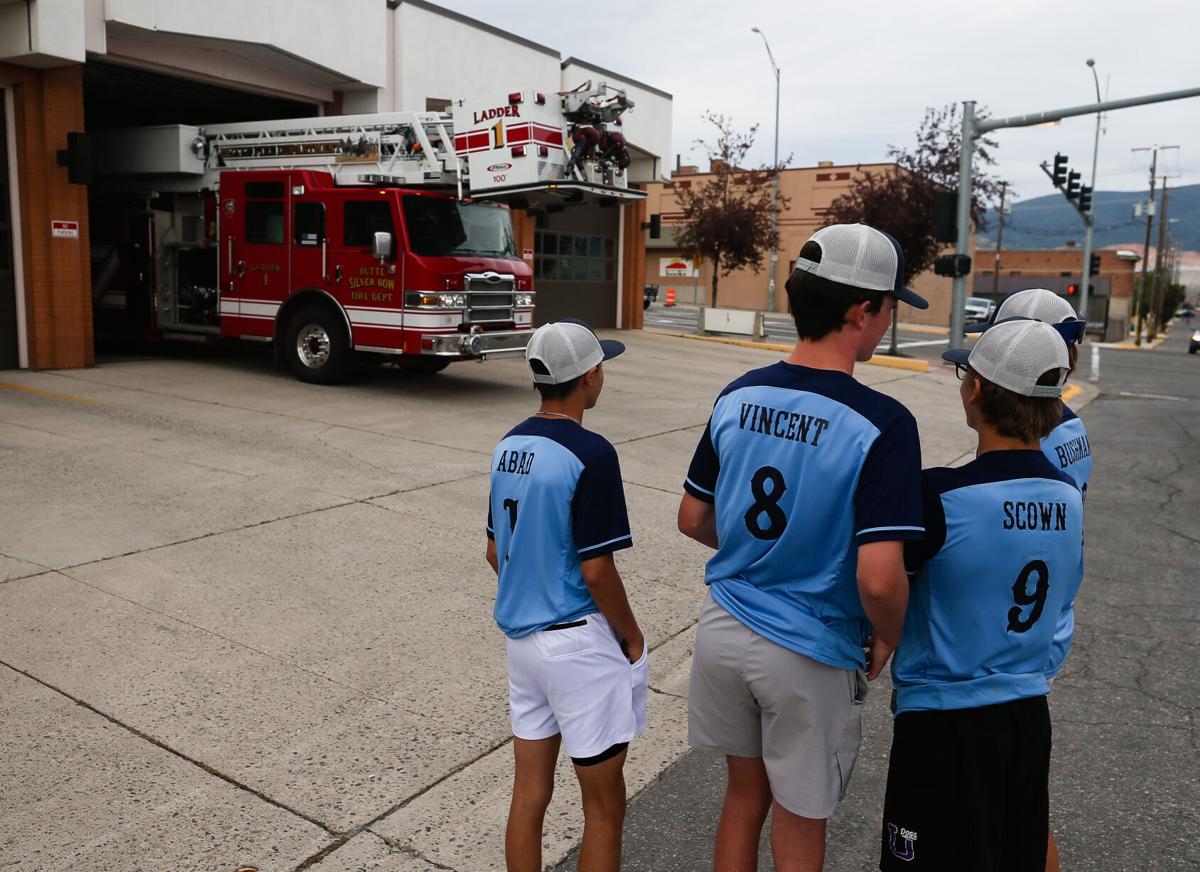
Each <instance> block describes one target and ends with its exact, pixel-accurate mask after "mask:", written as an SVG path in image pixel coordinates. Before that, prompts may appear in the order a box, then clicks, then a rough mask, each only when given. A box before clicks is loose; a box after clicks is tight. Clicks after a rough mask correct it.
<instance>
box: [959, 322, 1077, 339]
mask: <svg viewBox="0 0 1200 872" xmlns="http://www.w3.org/2000/svg"><path fill="white" fill-rule="evenodd" d="M1035 320H1037V319H1036V318H1026V317H1025V316H1024V315H1012V316H1010V317H1008V318H1001V319H1000V320H999V321H976V322H975V323H974V324H964V325H963V333H983V332H984V331H985V330H987V329H988V328H989V327H995V326H996V325H997V324H1003V323H1005V322H1006V321H1035ZM1050 326H1051V327H1053V328H1054V329H1055V330H1057V331H1058V335H1059V336H1061V337H1062V338H1063V342H1066V343H1071V342H1078V341H1080V340H1081V339H1083V336H1084V330H1085V329H1086V327H1085V326H1084V321H1083V319H1081V318H1077V319H1076V320H1074V321H1061V322H1059V323H1058V324H1051V325H1050Z"/></svg>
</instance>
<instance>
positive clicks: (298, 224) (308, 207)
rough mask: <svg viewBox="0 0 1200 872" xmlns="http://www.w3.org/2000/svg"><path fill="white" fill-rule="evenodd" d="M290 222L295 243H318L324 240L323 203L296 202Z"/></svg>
mask: <svg viewBox="0 0 1200 872" xmlns="http://www.w3.org/2000/svg"><path fill="white" fill-rule="evenodd" d="M292 224H293V227H294V230H293V231H292V232H293V233H294V234H295V239H296V244H297V245H320V244H321V243H322V242H324V241H325V204H324V203H297V204H296V210H295V213H294V214H293V216H292Z"/></svg>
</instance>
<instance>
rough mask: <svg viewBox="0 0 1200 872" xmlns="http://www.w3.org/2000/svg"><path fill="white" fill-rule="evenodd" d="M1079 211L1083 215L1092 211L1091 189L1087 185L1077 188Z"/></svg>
mask: <svg viewBox="0 0 1200 872" xmlns="http://www.w3.org/2000/svg"><path fill="white" fill-rule="evenodd" d="M1079 211H1080V213H1081V214H1083V215H1086V214H1087V213H1088V212H1091V211H1092V189H1091V188H1090V187H1088V186H1087V185H1083V186H1082V187H1081V188H1080V189H1079Z"/></svg>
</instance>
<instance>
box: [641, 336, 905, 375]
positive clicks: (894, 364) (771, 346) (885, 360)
mask: <svg viewBox="0 0 1200 872" xmlns="http://www.w3.org/2000/svg"><path fill="white" fill-rule="evenodd" d="M642 332H643V333H654V334H656V335H658V336H674V337H676V338H677V339H691V340H693V341H695V342H715V343H717V344H718V345H733V346H736V347H738V348H754V349H757V350H758V351H783V352H788V351H791V350H792V348H793V347H794V346H791V345H781V344H779V343H776V342H751V341H750V340H749V339H729V338H727V337H725V336H697V335H696V334H694V333H675V332H673V331H670V330H655V329H653V328H650V327H647V328H643V330H642ZM866 363H867V365H868V366H886V367H891V368H892V369H907V370H910V371H912V372H929V362H928V361H925V360H916V359H915V358H910V357H884V356H881V355H878V354H877V355H874V356H872V357H871V359H870V360H868V361H867V362H866Z"/></svg>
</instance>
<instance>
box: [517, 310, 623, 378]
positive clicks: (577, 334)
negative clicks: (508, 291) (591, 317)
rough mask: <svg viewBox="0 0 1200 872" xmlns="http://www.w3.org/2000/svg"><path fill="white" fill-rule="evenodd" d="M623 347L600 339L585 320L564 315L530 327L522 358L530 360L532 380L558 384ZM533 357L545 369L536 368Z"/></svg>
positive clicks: (581, 373)
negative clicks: (530, 332) (556, 319)
mask: <svg viewBox="0 0 1200 872" xmlns="http://www.w3.org/2000/svg"><path fill="white" fill-rule="evenodd" d="M624 350H625V345H624V343H621V342H617V341H616V340H615V339H600V338H599V337H598V336H597V335H596V333H595V331H594V330H592V328H591V327H589V326H588V325H587V324H585V323H584V322H582V321H578V320H575V319H574V318H567V319H564V320H562V321H551V322H550V323H549V324H543V325H542V326H541V327H539V328H538V329H537V330H534V331H533V336H531V337H529V345H528V346H526V348H525V362H526V364H530V368H529V375H530V377H531V378H532V379H533V381H534V383H535V384H542V385H559V384H562V383H563V382H569V381H570V380H571V379H573V378H578V377H579V376H581V375H583V374H584V373H585V372H587V371H588V370H589V369H591V368H592V367H593V366H596V365H597V364H599V363H600V362H601V361H604V360H610V359H611V358H614V357H616V356H617V355H618V354H620V353H621V352H622V351H624ZM533 361H537V362H538V363H540V364H541V366H542V368H544V369H545V372H538V371H537V370H535V369H534V368H533V366H532V363H533Z"/></svg>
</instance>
